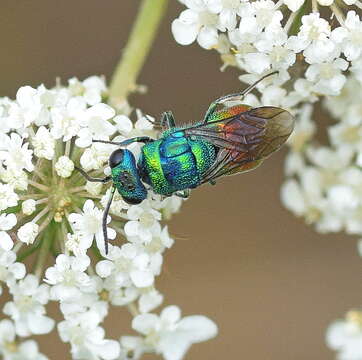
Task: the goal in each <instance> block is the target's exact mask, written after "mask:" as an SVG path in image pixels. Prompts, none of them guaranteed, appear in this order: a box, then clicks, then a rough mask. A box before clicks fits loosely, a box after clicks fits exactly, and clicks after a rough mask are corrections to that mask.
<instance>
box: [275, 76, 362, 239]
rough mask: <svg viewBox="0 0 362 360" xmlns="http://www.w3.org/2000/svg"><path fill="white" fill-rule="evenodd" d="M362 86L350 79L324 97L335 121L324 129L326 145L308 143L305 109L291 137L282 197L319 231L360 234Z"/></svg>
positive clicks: (308, 121)
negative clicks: (331, 95) (332, 95)
mask: <svg viewBox="0 0 362 360" xmlns="http://www.w3.org/2000/svg"><path fill="white" fill-rule="evenodd" d="M361 90H362V84H361V83H360V82H359V81H357V80H356V79H354V78H351V79H349V80H348V81H347V84H346V86H345V87H344V89H343V91H342V93H341V95H340V96H338V97H335V98H330V99H328V100H326V101H325V106H326V108H327V109H328V110H329V112H330V113H331V114H332V115H333V117H334V118H335V119H336V120H337V121H336V122H335V123H334V124H332V125H331V126H329V127H328V130H327V134H328V140H329V144H328V145H317V144H316V143H315V142H313V141H312V139H313V135H314V134H315V131H316V126H315V124H314V123H313V122H312V120H311V111H310V110H311V109H310V108H309V107H307V108H305V109H304V112H303V114H302V116H301V120H300V121H299V124H298V127H297V129H296V131H295V132H294V134H293V135H292V137H291V139H290V146H291V149H292V151H291V152H290V154H288V156H287V160H286V175H287V176H288V180H287V181H286V182H285V184H284V185H283V187H282V201H283V203H284V204H285V206H286V207H287V208H288V209H290V210H291V211H292V212H293V213H294V214H296V215H297V216H303V217H304V218H305V220H306V221H307V222H308V223H313V224H314V225H315V227H316V229H317V230H318V231H320V232H338V231H341V230H345V231H346V232H347V233H349V234H357V235H359V236H361V237H362V186H361V184H362V171H361V165H362V108H361V102H360V99H359V93H360V92H361Z"/></svg>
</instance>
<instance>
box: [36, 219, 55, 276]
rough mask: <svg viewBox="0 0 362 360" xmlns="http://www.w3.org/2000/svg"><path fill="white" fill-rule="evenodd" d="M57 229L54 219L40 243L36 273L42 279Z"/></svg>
mask: <svg viewBox="0 0 362 360" xmlns="http://www.w3.org/2000/svg"><path fill="white" fill-rule="evenodd" d="M56 229H57V224H55V223H54V220H52V222H51V223H50V224H49V225H48V226H47V228H46V229H45V230H44V234H43V239H42V242H41V245H40V250H39V253H38V257H37V259H36V264H35V268H34V274H35V275H36V276H37V277H38V278H39V279H40V278H41V276H42V274H43V268H44V265H45V263H46V260H47V257H48V254H49V251H50V249H51V247H52V244H53V241H54V238H55V235H56V234H55V232H56Z"/></svg>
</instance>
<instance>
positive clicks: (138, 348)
mask: <svg viewBox="0 0 362 360" xmlns="http://www.w3.org/2000/svg"><path fill="white" fill-rule="evenodd" d="M119 341H120V344H121V356H120V358H119V360H131V359H132V360H138V359H140V358H141V356H142V355H143V354H144V353H145V352H146V350H147V347H146V346H145V344H144V341H143V338H142V337H140V336H122V337H121V338H120V340H119Z"/></svg>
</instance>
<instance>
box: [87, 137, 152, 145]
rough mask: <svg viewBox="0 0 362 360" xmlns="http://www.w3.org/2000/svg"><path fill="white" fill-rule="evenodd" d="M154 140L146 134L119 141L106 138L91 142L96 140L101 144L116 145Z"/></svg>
mask: <svg viewBox="0 0 362 360" xmlns="http://www.w3.org/2000/svg"><path fill="white" fill-rule="evenodd" d="M153 141H155V140H154V139H152V138H150V137H148V136H138V137H134V138H132V139H127V140H124V141H121V142H114V141H106V140H93V141H92V142H98V143H103V144H112V145H118V146H127V145H129V144H132V143H134V142H142V143H145V144H146V143H150V142H153Z"/></svg>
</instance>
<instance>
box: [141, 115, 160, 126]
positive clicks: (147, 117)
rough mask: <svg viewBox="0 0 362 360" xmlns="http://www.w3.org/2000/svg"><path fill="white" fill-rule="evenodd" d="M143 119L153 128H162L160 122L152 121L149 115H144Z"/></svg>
mask: <svg viewBox="0 0 362 360" xmlns="http://www.w3.org/2000/svg"><path fill="white" fill-rule="evenodd" d="M145 118H146V120H147V121H148V122H149V123H151V124H152V125H153V126H158V127H161V126H162V124H161V121H159V120H154V119H152V118H151V116H149V115H145Z"/></svg>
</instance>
